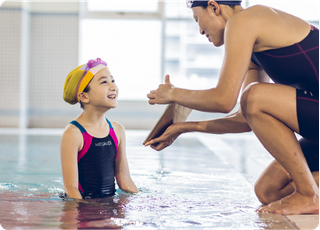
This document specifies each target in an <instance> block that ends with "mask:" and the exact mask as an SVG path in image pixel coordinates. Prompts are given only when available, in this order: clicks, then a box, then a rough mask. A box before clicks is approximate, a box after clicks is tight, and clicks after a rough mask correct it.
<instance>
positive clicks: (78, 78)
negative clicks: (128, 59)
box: [60, 58, 138, 199]
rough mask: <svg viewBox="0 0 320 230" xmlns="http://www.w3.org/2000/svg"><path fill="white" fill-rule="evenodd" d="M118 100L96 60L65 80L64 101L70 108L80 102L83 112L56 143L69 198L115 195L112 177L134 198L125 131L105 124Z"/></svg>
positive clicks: (107, 74)
mask: <svg viewBox="0 0 320 230" xmlns="http://www.w3.org/2000/svg"><path fill="white" fill-rule="evenodd" d="M117 97H118V87H117V85H116V84H115V81H114V78H113V76H112V75H111V73H110V71H109V68H108V67H107V63H105V62H104V61H102V60H101V59H100V58H97V59H96V60H90V61H88V63H87V64H84V65H81V66H79V67H77V68H75V69H74V70H72V71H71V72H70V73H69V75H68V76H67V79H66V81H65V84H64V90H63V99H64V100H65V101H66V102H68V103H69V104H76V103H77V102H79V103H80V105H81V108H83V112H82V113H81V114H80V115H79V116H78V117H77V118H76V119H75V120H73V121H71V122H70V124H69V125H68V126H67V127H66V129H65V131H64V133H63V135H62V139H61V146H60V152H61V166H62V175H63V183H64V189H65V192H66V194H67V195H68V197H70V198H74V199H85V198H98V197H105V196H111V195H114V193H115V183H114V177H116V180H117V184H118V185H119V187H120V188H121V189H122V190H123V191H125V192H130V193H136V192H138V189H137V187H136V185H135V184H134V182H133V181H132V179H131V177H130V172H129V166H128V162H127V157H126V139H125V130H124V127H123V126H122V125H121V124H119V123H117V122H113V121H112V122H110V121H109V120H108V119H106V118H105V113H106V112H107V111H108V110H109V109H111V108H115V107H117Z"/></svg>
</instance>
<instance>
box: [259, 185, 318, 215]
mask: <svg viewBox="0 0 320 230" xmlns="http://www.w3.org/2000/svg"><path fill="white" fill-rule="evenodd" d="M257 211H258V212H268V213H281V214H302V213H305V214H319V193H318V191H317V193H315V194H314V195H312V196H303V195H301V194H300V193H298V192H294V193H292V194H291V195H289V196H287V197H284V198H282V199H281V200H278V201H275V202H272V203H270V204H269V205H266V206H264V207H262V208H260V209H258V210H257Z"/></svg>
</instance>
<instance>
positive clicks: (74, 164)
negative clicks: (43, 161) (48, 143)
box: [60, 126, 82, 199]
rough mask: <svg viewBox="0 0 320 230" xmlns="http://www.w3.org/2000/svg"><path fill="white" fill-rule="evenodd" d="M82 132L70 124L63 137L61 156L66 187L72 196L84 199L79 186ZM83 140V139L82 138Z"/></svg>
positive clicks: (66, 190)
mask: <svg viewBox="0 0 320 230" xmlns="http://www.w3.org/2000/svg"><path fill="white" fill-rule="evenodd" d="M79 138H82V137H81V134H80V133H79V131H78V130H76V129H73V128H72V127H70V126H68V127H67V128H66V130H65V132H64V133H63V135H62V138H61V145H60V157H61V168H62V176H63V183H64V189H65V192H66V193H67V195H68V196H69V197H70V198H74V199H82V196H81V194H80V192H79V188H78V181H79V180H78V161H77V157H78V149H79V145H81V141H79ZM80 140H81V139H80Z"/></svg>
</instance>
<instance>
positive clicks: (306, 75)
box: [251, 26, 319, 171]
mask: <svg viewBox="0 0 320 230" xmlns="http://www.w3.org/2000/svg"><path fill="white" fill-rule="evenodd" d="M251 60H252V62H254V63H255V64H256V65H259V66H260V67H262V68H263V69H264V71H265V72H266V73H267V74H268V75H269V77H270V78H271V79H272V80H273V81H274V82H275V83H278V84H283V85H288V86H292V87H294V88H296V93H297V94H296V95H297V96H296V101H297V116H298V123H299V129H300V135H301V136H302V137H303V138H302V139H300V140H299V142H300V145H301V148H302V151H303V153H304V155H305V157H306V159H307V162H308V164H309V167H310V169H311V171H319V30H318V29H317V28H315V27H314V26H311V30H310V33H309V34H308V36H307V37H306V38H305V39H303V40H302V41H301V42H299V43H296V44H293V45H291V46H287V47H283V48H279V49H272V50H266V51H263V52H255V53H253V54H252V59H251Z"/></svg>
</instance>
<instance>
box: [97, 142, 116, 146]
mask: <svg viewBox="0 0 320 230" xmlns="http://www.w3.org/2000/svg"><path fill="white" fill-rule="evenodd" d="M106 145H112V143H111V141H108V142H99V143H96V144H95V146H96V147H102V146H106Z"/></svg>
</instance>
